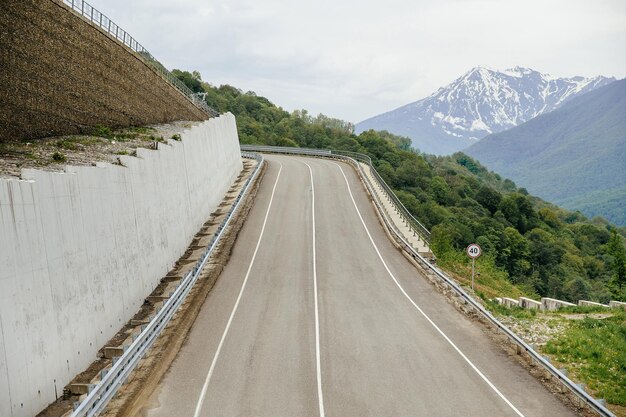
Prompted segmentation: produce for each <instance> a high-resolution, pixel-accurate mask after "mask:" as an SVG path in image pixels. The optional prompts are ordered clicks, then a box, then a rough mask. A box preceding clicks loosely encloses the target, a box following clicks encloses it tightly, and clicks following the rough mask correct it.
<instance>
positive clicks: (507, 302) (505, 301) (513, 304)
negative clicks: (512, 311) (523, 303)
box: [502, 297, 519, 307]
mask: <svg viewBox="0 0 626 417" xmlns="http://www.w3.org/2000/svg"><path fill="white" fill-rule="evenodd" d="M502 304H503V305H505V306H507V307H519V301H518V300H515V299H513V298H508V297H503V298H502Z"/></svg>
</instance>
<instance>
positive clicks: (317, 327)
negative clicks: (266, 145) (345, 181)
mask: <svg viewBox="0 0 626 417" xmlns="http://www.w3.org/2000/svg"><path fill="white" fill-rule="evenodd" d="M302 163H303V164H304V165H306V166H307V167H309V174H310V175H311V195H312V199H311V212H312V218H313V222H312V223H313V228H312V230H313V293H314V299H315V369H316V372H317V398H318V402H319V409H320V417H324V396H323V395H322V361H321V359H320V318H319V308H318V302H317V262H316V252H315V185H314V184H313V170H312V169H311V165H309V164H307V163H306V162H302Z"/></svg>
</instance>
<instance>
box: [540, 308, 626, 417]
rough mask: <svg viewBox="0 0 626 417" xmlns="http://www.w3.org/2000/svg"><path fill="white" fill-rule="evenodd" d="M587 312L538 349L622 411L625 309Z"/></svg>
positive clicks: (624, 412)
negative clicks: (594, 315)
mask: <svg viewBox="0 0 626 417" xmlns="http://www.w3.org/2000/svg"><path fill="white" fill-rule="evenodd" d="M597 314H598V315H599V317H593V314H587V315H586V316H585V317H583V318H582V319H577V320H569V325H568V326H567V328H566V330H565V331H563V332H562V333H561V334H560V335H558V336H557V337H554V338H552V339H550V340H549V341H548V342H547V343H546V344H545V346H544V347H543V348H542V349H541V350H542V352H544V353H546V354H548V355H549V356H550V358H551V359H552V362H553V363H555V364H556V365H557V367H562V368H565V369H566V370H567V372H568V376H570V378H573V379H574V380H578V381H584V383H585V385H586V386H587V388H588V389H589V390H590V391H591V392H592V393H593V394H594V396H595V397H596V398H604V399H605V400H606V401H607V402H608V403H610V404H616V405H619V406H621V407H623V408H622V409H621V410H620V411H621V413H620V415H626V312H624V311H621V312H618V311H612V312H611V314H610V315H609V316H608V317H603V316H602V314H601V313H597Z"/></svg>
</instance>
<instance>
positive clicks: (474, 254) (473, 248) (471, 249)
mask: <svg viewBox="0 0 626 417" xmlns="http://www.w3.org/2000/svg"><path fill="white" fill-rule="evenodd" d="M465 252H467V256H469V257H470V258H472V290H474V261H475V260H476V258H478V257H479V256H480V255H481V253H482V250H481V249H480V246H478V245H477V244H476V243H471V244H470V245H469V246H468V247H467V248H466V249H465Z"/></svg>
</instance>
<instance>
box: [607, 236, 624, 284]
mask: <svg viewBox="0 0 626 417" xmlns="http://www.w3.org/2000/svg"><path fill="white" fill-rule="evenodd" d="M607 247H608V253H609V255H611V257H612V258H613V259H612V262H611V268H612V270H613V283H614V284H615V285H616V286H617V287H618V289H619V295H620V296H621V295H622V289H623V288H624V285H626V250H624V243H623V241H622V237H621V236H620V235H618V234H617V231H616V230H615V229H613V230H612V231H611V238H610V239H609V242H608V243H607Z"/></svg>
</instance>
